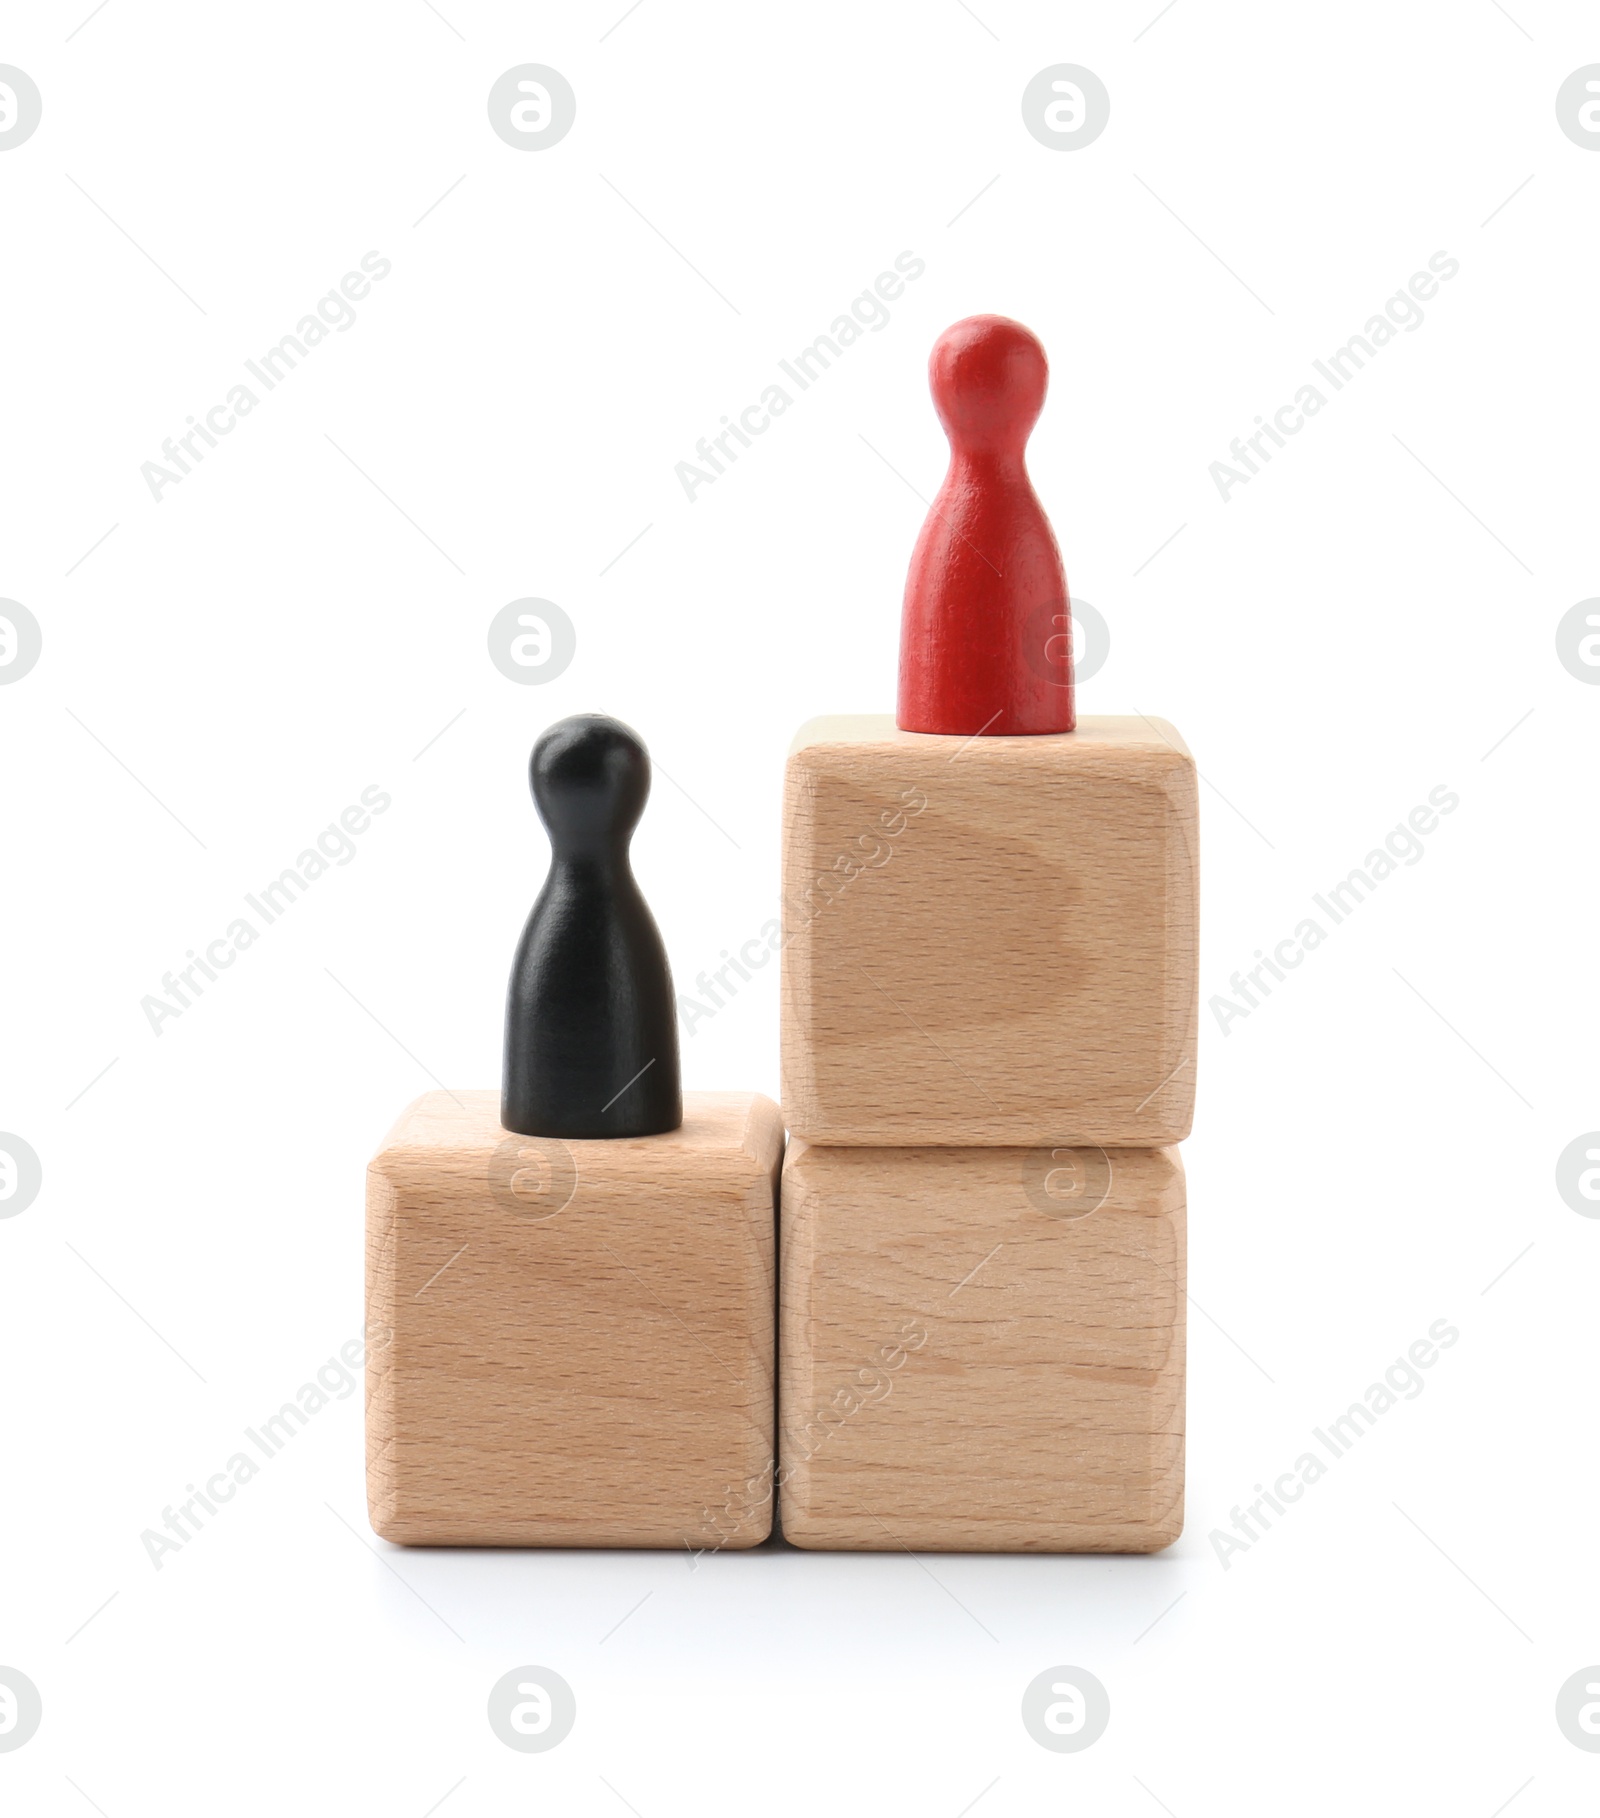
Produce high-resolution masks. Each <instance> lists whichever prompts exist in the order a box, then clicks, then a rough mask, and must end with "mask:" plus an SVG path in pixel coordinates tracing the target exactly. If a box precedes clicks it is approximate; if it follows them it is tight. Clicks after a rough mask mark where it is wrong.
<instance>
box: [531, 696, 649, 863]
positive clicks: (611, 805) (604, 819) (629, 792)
mask: <svg viewBox="0 0 1600 1818" xmlns="http://www.w3.org/2000/svg"><path fill="white" fill-rule="evenodd" d="M528 781H529V783H530V785H531V787H532V789H533V800H534V805H535V806H536V807H537V808H538V810H539V818H540V819H541V820H542V821H543V822H544V824H545V826H546V827H547V828H548V829H549V830H550V843H551V845H552V846H553V847H554V848H555V850H556V851H557V853H564V852H584V851H593V850H596V849H599V848H606V847H614V846H615V845H616V844H617V843H618V842H621V843H622V844H626V843H627V840H628V837H629V835H631V834H632V832H633V830H634V828H635V827H636V826H637V825H638V824H639V816H640V815H641V814H643V813H644V805H645V802H646V801H647V800H648V799H649V795H650V756H649V753H648V752H647V751H646V750H645V748H644V741H643V740H642V739H641V738H640V737H639V735H638V733H636V732H635V731H634V730H633V728H632V727H631V726H624V725H623V723H622V721H621V720H613V719H608V718H607V717H606V715H605V714H603V713H576V714H573V715H572V717H571V718H570V719H565V720H558V721H557V722H556V724H555V725H554V726H551V727H549V728H548V729H547V730H546V731H545V732H543V733H541V734H540V736H539V740H538V743H537V744H535V746H534V748H533V755H532V757H531V758H530V759H529V760H528Z"/></svg>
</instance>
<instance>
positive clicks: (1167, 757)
mask: <svg viewBox="0 0 1600 1818" xmlns="http://www.w3.org/2000/svg"><path fill="white" fill-rule="evenodd" d="M1197 816H1198V810H1197V802H1196V777H1195V768H1194V760H1193V759H1192V758H1191V757H1190V755H1189V753H1188V751H1187V749H1186V748H1185V747H1184V744H1183V741H1182V739H1181V738H1179V736H1178V734H1177V732H1176V731H1175V730H1174V729H1173V728H1172V727H1170V726H1168V725H1166V724H1165V723H1164V722H1162V721H1159V720H1145V719H1142V718H1135V719H1094V718H1086V719H1084V720H1082V721H1080V723H1079V727H1078V730H1077V731H1076V732H1073V733H1065V734H1060V735H1052V736H1041V737H1034V738H993V737H985V738H968V739H960V738H954V737H943V736H936V735H933V734H927V733H910V732H900V731H898V730H897V729H896V728H895V726H894V723H893V721H892V720H890V719H889V718H888V717H887V716H867V717H860V718H850V719H834V720H814V721H812V722H811V723H810V724H809V725H808V726H806V727H804V728H802V730H801V732H800V734H799V736H798V737H797V739H796V741H795V744H794V747H793V749H792V751H791V753H790V757H789V766H788V773H787V778H786V784H785V797H784V832H783V936H784V948H783V981H782V1049H783V1088H782V1090H783V1107H784V1113H785V1116H786V1117H787V1119H788V1123H789V1129H790V1132H791V1134H792V1135H793V1136H795V1137H798V1138H803V1139H804V1140H806V1141H808V1142H814V1143H827V1144H841V1145H852V1144H858V1145H867V1146H871V1145H890V1144H918V1143H922V1144H930V1143H937V1144H944V1145H962V1146H965V1145H971V1144H998V1145H1014V1144H1033V1143H1045V1142H1060V1143H1067V1142H1074V1141H1076V1142H1087V1143H1098V1144H1103V1145H1104V1146H1106V1147H1107V1148H1110V1147H1127V1148H1142V1147H1156V1146H1159V1145H1161V1144H1165V1143H1171V1142H1177V1141H1180V1140H1181V1139H1182V1138H1183V1137H1185V1136H1187V1135H1188V1133H1189V1126H1190V1123H1191V1121H1192V1118H1193V1114H1194V1077H1195V1062H1194V1055H1195V1041H1196V1031H1197V1020H1198V1009H1199V974H1198V965H1197V958H1198V863H1199V847H1198V818H1197Z"/></svg>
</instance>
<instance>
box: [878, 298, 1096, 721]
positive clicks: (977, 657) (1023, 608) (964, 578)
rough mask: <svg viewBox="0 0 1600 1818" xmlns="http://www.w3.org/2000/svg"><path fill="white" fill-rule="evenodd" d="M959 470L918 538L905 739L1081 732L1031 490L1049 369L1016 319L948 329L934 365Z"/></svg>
mask: <svg viewBox="0 0 1600 1818" xmlns="http://www.w3.org/2000/svg"><path fill="white" fill-rule="evenodd" d="M928 379H929V386H930V389H931V390H932V393H933V401H934V406H935V408H936V409H937V411H938V413H939V420H940V422H941V423H942V424H943V425H944V430H945V434H946V435H947V436H948V437H949V438H950V467H949V471H948V472H947V473H946V474H945V478H944V484H943V485H942V486H941V487H940V489H939V495H938V497H937V498H936V499H935V500H934V502H933V505H932V508H931V509H930V510H929V512H928V516H927V521H926V522H925V523H924V524H923V527H922V533H921V535H920V536H919V537H918V538H917V544H916V548H915V550H914V552H913V554H912V557H911V567H910V571H909V573H908V574H907V576H906V591H905V602H904V606H903V608H902V612H901V621H900V696H899V707H898V711H897V713H896V716H895V717H896V721H897V723H898V725H899V726H900V728H901V730H902V731H905V732H942V733H959V734H963V735H967V736H975V735H977V734H979V733H982V734H985V735H987V736H989V737H1000V736H1003V735H1005V734H1007V733H1046V732H1071V731H1072V730H1073V727H1074V725H1075V724H1076V715H1075V712H1074V706H1073V688H1072V624H1071V618H1070V611H1071V608H1070V606H1069V604H1068V599H1067V579H1066V574H1065V572H1064V570H1063V569H1062V565H1061V552H1060V550H1059V549H1058V548H1057V547H1056V540H1055V536H1054V534H1053V533H1052V531H1051V529H1050V521H1049V519H1048V518H1047V517H1046V516H1045V513H1044V507H1043V506H1042V505H1041V504H1040V503H1039V499H1038V496H1037V494H1036V493H1035V492H1034V490H1033V485H1032V482H1031V481H1030V480H1029V478H1028V470H1027V466H1026V462H1025V459H1024V450H1025V448H1026V445H1027V440H1028V433H1029V431H1030V430H1031V429H1032V428H1033V425H1034V423H1035V421H1036V420H1037V418H1038V415H1039V412H1040V409H1041V408H1042V407H1043V404H1044V396H1045V389H1046V386H1047V384H1048V382H1049V365H1048V362H1047V361H1046V359H1045V354H1044V349H1043V347H1041V346H1040V344H1039V342H1038V340H1037V338H1036V337H1035V336H1034V335H1033V334H1031V333H1030V332H1029V331H1028V330H1027V329H1026V328H1024V327H1023V326H1022V324H1021V323H1020V322H1013V321H1010V320H1009V319H1008V318H1006V317H1005V316H971V317H968V318H967V320H966V321H963V322H957V323H956V324H955V326H954V327H953V328H949V329H946V330H945V332H944V333H943V334H942V335H941V336H940V337H939V339H938V341H937V342H936V343H935V345H934V349H933V354H932V356H931V358H930V359H929V362H928Z"/></svg>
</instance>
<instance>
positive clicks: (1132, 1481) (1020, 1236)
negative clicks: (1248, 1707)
mask: <svg viewBox="0 0 1600 1818" xmlns="http://www.w3.org/2000/svg"><path fill="white" fill-rule="evenodd" d="M1185 1227H1186V1220H1185V1192H1184V1175H1183V1165H1182V1163H1181V1161H1180V1160H1179V1158H1178V1152H1177V1150H1176V1149H1172V1148H1169V1149H1134V1150H1109V1151H1105V1150H1099V1149H1090V1150H1084V1149H1061V1148H1057V1149H1003V1148H992V1149H934V1148H920V1149H862V1148H851V1149H831V1148H819V1147H813V1146H811V1145H808V1144H805V1143H798V1142H796V1143H791V1144H790V1147H789V1152H788V1156H787V1159H786V1161H785V1164H784V1170H783V1186H782V1213H781V1226H780V1229H781V1245H782V1248H781V1263H780V1271H779V1273H780V1314H779V1358H780V1367H779V1401H778V1428H779V1438H778V1451H779V1465H780V1469H779V1484H780V1486H781V1487H780V1491H779V1509H780V1516H781V1520H782V1525H783V1534H784V1538H785V1539H786V1540H788V1541H791V1542H793V1544H794V1545H796V1546H801V1547H819V1548H830V1547H831V1548H841V1549H857V1548H861V1549H877V1550H883V1551H887V1550H890V1549H894V1548H900V1547H909V1548H911V1549H913V1550H930V1551H949V1552H990V1551H993V1552H1050V1553H1075V1552H1093V1553H1149V1552H1154V1551H1156V1550H1158V1549H1159V1548H1161V1547H1164V1546H1168V1545H1170V1544H1171V1543H1172V1542H1173V1541H1174V1540H1176V1539H1177V1537H1178V1535H1179V1533H1180V1532H1181V1531H1182V1528H1183V1462H1184V1335H1185V1321H1184V1309H1185Z"/></svg>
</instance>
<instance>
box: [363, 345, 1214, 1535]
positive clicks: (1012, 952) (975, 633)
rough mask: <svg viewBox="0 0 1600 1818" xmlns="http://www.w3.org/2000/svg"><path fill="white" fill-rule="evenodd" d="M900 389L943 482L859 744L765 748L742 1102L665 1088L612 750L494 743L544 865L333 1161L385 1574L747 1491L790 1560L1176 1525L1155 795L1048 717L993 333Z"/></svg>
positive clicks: (1124, 762)
mask: <svg viewBox="0 0 1600 1818" xmlns="http://www.w3.org/2000/svg"><path fill="white" fill-rule="evenodd" d="M930 377H931V382H932V389H933V395H934V402H935V404H936V406H937V408H938V411H939V415H940V418H941V420H942V421H943V423H944V426H945V429H946V431H947V433H948V435H949V437H950V447H951V461H950V468H949V472H948V473H947V474H946V477H945V482H944V485H943V487H942V488H941V490H940V493H939V496H938V498H937V499H936V500H935V501H934V504H933V507H932V509H931V510H930V512H929V514H928V519H927V522H926V524H925V525H924V527H923V531H922V535H921V537H920V538H919V540H918V543H917V546H916V549H915V551H914V553H913V556H912V561H911V569H910V574H909V577H908V580H907V585H906V595H905V602H904V607H903V612H902V621H901V658H900V686H899V700H898V707H897V712H896V715H895V717H894V718H893V719H890V718H887V717H884V718H864V719H843V720H815V721H813V722H812V723H811V724H810V725H808V726H807V727H805V728H804V729H803V730H802V732H801V733H800V736H799V738H798V739H797V740H796V742H795V745H794V747H793V749H792V751H791V753H790V756H789V761H788V770H787V776H786V783H785V799H784V821H783V956H784V957H783V985H782V1021H783V1028H782V1078H783V1086H782V1091H783V1100H784V1115H783V1116H780V1114H779V1111H778V1108H777V1106H775V1105H773V1104H772V1103H771V1102H770V1101H769V1100H767V1099H764V1098H761V1097H759V1096H757V1095H754V1094H750V1093H727V1094H709V1093H700V1094H695V1093H690V1094H687V1095H685V1094H683V1093H682V1092H681V1091H680V1085H679V1075H678V1048H677V1032H676V1021H675V1015H674V998H673V992H672V982H671V974H670V969H669V967H668V964H667V956H666V952H665V949H664V947H663V945H662V942H661V937H660V935H659V933H658V931H657V930H656V927H655V923H654V921H653V920H652V919H651V916H650V912H649V909H648V907H647V906H646V904H645V901H644V898H643V896H642V895H641V893H640V891H639V888H638V885H637V883H636V882H635V880H634V878H633V874H632V872H631V870H630V868H629V860H628V843H629V839H630V837H631V835H632V832H633V829H634V826H635V825H636V823H637V822H638V819H639V816H640V815H641V813H642V812H643V810H644V805H645V802H646V800H647V798H648V795H649V789H650V765H649V758H648V755H647V753H646V751H645V748H644V745H643V742H642V741H641V740H640V739H639V737H638V735H637V734H636V733H634V732H633V731H632V730H631V729H630V728H629V727H627V726H625V725H623V724H621V723H620V722H619V721H616V720H611V719H607V718H605V717H603V716H600V715H576V716H573V717H572V718H570V719H567V720H563V721H561V722H559V723H558V724H556V725H555V726H552V727H550V728H548V729H547V730H546V731H545V733H544V734H543V735H542V736H541V737H540V739H539V742H538V744H537V745H536V746H535V747H534V751H533V756H532V760H531V764H530V773H529V774H530V783H531V785H532V789H533V795H534V800H535V803H536V804H537V807H538V810H539V813H540V816H541V818H542V819H543V821H544V823H545V826H546V829H547V831H548V833H549V836H550V844H551V861H550V869H549V873H548V875H547V877H546V879H545V883H544V887H543V889H542V891H541V892H540V895H539V898H538V900H537V902H536V903H535V904H534V907H533V911H532V913H531V915H530V916H529V918H528V921H527V924H526V926H525V928H524V931H523V936H522V940H521V943H520V944H519V946H518V949H517V953H516V957H515V959H514V962H513V966H512V974H511V984H510V989H509V992H508V996H507V1011H506V1043H505V1060H504V1068H503V1072H502V1090H501V1093H500V1095H499V1098H498V1101H497V1100H496V1097H495V1095H493V1094H491V1093H486V1092H467V1093H454V1092H448V1091H443V1092H434V1093H430V1094H428V1095H427V1096H425V1097H424V1098H421V1099H419V1100H417V1101H416V1103H415V1104H413V1105H412V1106H410V1107H409V1108H408V1110H407V1111H406V1112H405V1113H404V1114H403V1116H402V1117H401V1119H400V1121H399V1123H398V1124H397V1125H396V1126H395V1128H394V1129H393V1130H392V1131H391V1132H390V1135H389V1138H388V1140H387V1141H386V1142H385V1144H384V1146H383V1148H382V1149H381V1150H380V1152H379V1154H378V1155H377V1157H376V1158H375V1159H374V1161H373V1163H372V1166H371V1168H370V1170H369V1173H368V1192H367V1306H368V1320H369V1355H370V1357H371V1362H370V1363H369V1367H368V1377H367V1463H368V1500H369V1506H370V1509H371V1515H372V1523H373V1526H374V1528H376V1530H377V1531H378V1532H379V1533H380V1534H382V1535H384V1536H386V1537H387V1538H389V1539H391V1540H395V1541H400V1542H407V1543H411V1544H417V1545H485V1546H538V1545H548V1546H658V1547H678V1546H687V1547H689V1548H690V1550H691V1551H693V1552H700V1551H705V1550H720V1549H722V1548H724V1547H749V1546H754V1545H756V1544H758V1543H759V1542H760V1541H762V1540H764V1539H765V1538H766V1537H767V1534H768V1532H769V1531H770V1528H771V1525H772V1516H773V1507H774V1502H775V1501H776V1502H777V1505H778V1508H779V1510H780V1512H781V1516H782V1521H783V1528H784V1532H785V1535H786V1537H787V1538H788V1539H789V1540H791V1541H793V1542H795V1543H796V1544H798V1545H800V1546H804V1547H839V1548H872V1549H879V1550H890V1549H896V1548H901V1547H910V1548H919V1549H922V1548H927V1549H944V1550H952V1551H977V1550H1006V1551H1017V1552H1078V1551H1084V1552H1089V1551H1093V1552H1149V1551H1153V1550H1154V1549H1156V1548H1158V1547H1163V1546H1166V1545H1167V1544H1169V1542H1171V1541H1172V1540H1173V1539H1175V1538H1176V1537H1177V1535H1178V1533H1179V1531H1180V1530H1181V1528H1182V1526H1183V1458H1184V1453H1183V1446H1184V1400H1183V1397H1184V1306H1185V1287H1184V1283H1185V1247H1184V1246H1185V1198H1184V1176H1183V1166H1182V1163H1181V1162H1180V1161H1179V1159H1178V1152H1177V1149H1176V1147H1175V1146H1174V1145H1176V1144H1177V1143H1178V1142H1179V1141H1180V1140H1181V1139H1182V1138H1183V1137H1185V1136H1187V1134H1188V1132H1189V1125H1190V1120H1191V1117H1192V1114H1193V1108H1194V1083H1195V1075H1194V1066H1195V1060H1194V1056H1195V1039H1196V1018H1197V1010H1198V981H1197V969H1196V958H1197V954H1196V898H1197V888H1198V850H1197V820H1196V790H1195V784H1196V773H1195V767H1194V762H1193V760H1192V759H1191V758H1190V756H1189V753H1188V751H1187V750H1186V749H1185V747H1184V745H1183V741H1182V740H1181V739H1180V738H1179V737H1178V734H1177V733H1176V732H1175V731H1174V730H1173V729H1172V727H1170V726H1168V725H1166V724H1164V723H1163V722H1160V721H1157V720H1150V719H1145V718H1143V717H1142V716H1141V717H1138V718H1133V719H1090V720H1086V721H1084V722H1083V723H1082V724H1081V725H1079V723H1078V721H1077V718H1076V709H1075V705H1074V694H1073V674H1072V665H1071V646H1070V636H1069V633H1070V626H1071V618H1070V609H1069V606H1068V601H1067V591H1066V578H1065V575H1064V573H1063V571H1062V566H1061V558H1060V553H1059V551H1058V550H1057V548H1056V544H1055V539H1054V536H1053V534H1052V532H1051V530H1050V526H1049V523H1048V521H1047V520H1046V518H1045V515H1044V512H1043V509H1042V507H1041V506H1040V504H1039V501H1038V499H1037V498H1036V497H1035V495H1034V493H1033V489H1032V487H1031V485H1030V483H1029V481H1028V477H1027V472H1026V467H1025V464H1024V460H1023V452H1024V445H1025V443H1026V440H1027V436H1028V432H1029V430H1030V428H1031V427H1032V425H1033V422H1034V420H1035V418H1036V417H1037V416H1038V413H1039V409H1040V406H1041V405H1042V403H1043V400H1044V394H1045V387H1046V380H1047V367H1046V363H1045V358H1044V351H1043V349H1042V348H1041V347H1040V345H1039V343H1038V341H1037V340H1036V339H1035V338H1034V337H1033V336H1032V335H1031V334H1030V333H1029V332H1028V331H1027V330H1026V329H1024V328H1022V327H1021V326H1020V324H1018V323H1015V322H1010V321H1007V320H1006V319H1005V318H1002V317H996V316H979V317H972V318H970V319H969V320H967V321H965V322H960V323H957V324H956V325H955V326H954V327H953V328H951V329H950V330H948V331H947V332H946V333H945V334H944V335H942V336H941V337H940V339H939V342H938V343H937V344H936V346H935V348H934V352H933V359H932V362H931V366H930ZM784 1117H786V1118H787V1123H788V1126H789V1131H790V1141H789V1146H788V1150H787V1155H786V1156H785V1154H784V1131H783V1123H784ZM780 1164H781V1184H780V1172H779V1171H780ZM775 1196H776V1197H778V1199H779V1200H780V1202H781V1203H780V1205H779V1206H778V1208H777V1225H778V1229H777V1232H776V1237H777V1249H778V1252H779V1254H778V1255H777V1256H776V1257H775V1243H774V1238H775V1232H774V1217H775V1208H774V1199H775ZM775 1266H776V1267H775ZM775 1273H776V1277H777V1280H776V1283H775V1279H774V1277H775ZM775 1296H776V1299H777V1305H776V1308H775V1305H774V1302H775ZM775 1374H776V1376H777V1396H776V1401H777V1406H776V1410H775V1408H774V1375H775ZM775 1413H776V1431H775V1425H774V1422H775Z"/></svg>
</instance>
